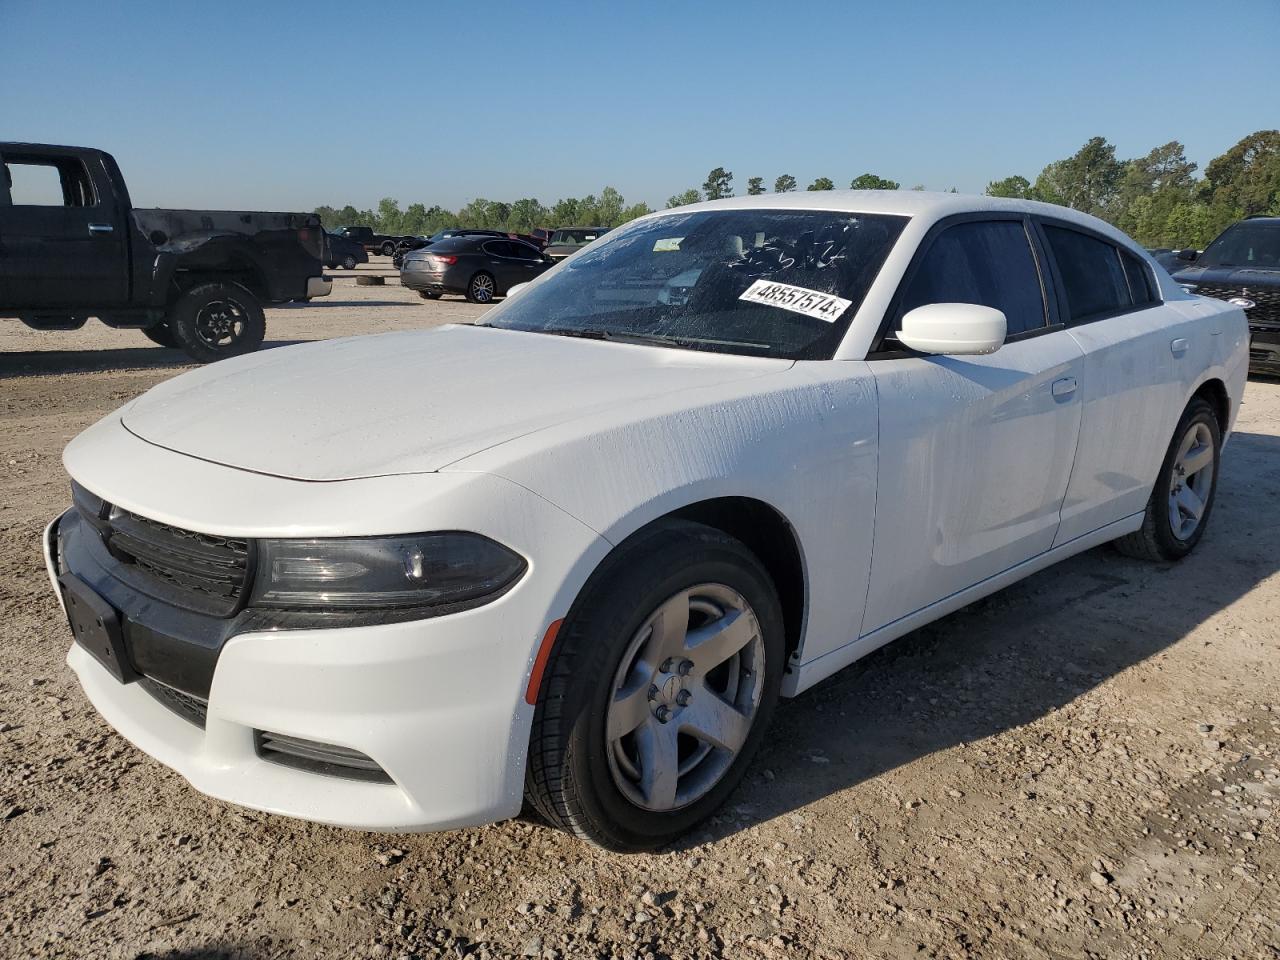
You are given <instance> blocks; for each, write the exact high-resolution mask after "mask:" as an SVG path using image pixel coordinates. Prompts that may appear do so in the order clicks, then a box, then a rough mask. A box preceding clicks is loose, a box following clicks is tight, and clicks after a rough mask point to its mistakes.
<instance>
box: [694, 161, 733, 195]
mask: <svg viewBox="0 0 1280 960" xmlns="http://www.w3.org/2000/svg"><path fill="white" fill-rule="evenodd" d="M702 192H703V193H704V194H706V197H707V199H708V200H719V199H721V198H722V197H732V196H733V174H732V173H730V172H729V171H728V170H726V169H725V168H724V167H716V168H715V169H714V170H712V171H711V172H710V173H708V174H707V179H706V182H705V183H703V184H702Z"/></svg>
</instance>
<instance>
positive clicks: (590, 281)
mask: <svg viewBox="0 0 1280 960" xmlns="http://www.w3.org/2000/svg"><path fill="white" fill-rule="evenodd" d="M906 222H907V218H906V217H893V216H881V215H869V214H853V213H838V212H827V211H822V212H811V211H789V210H763V209H751V210H724V211H720V210H714V211H703V212H699V213H686V214H673V215H670V216H665V217H660V218H658V219H654V220H645V221H642V222H640V223H637V224H635V225H634V226H631V227H624V228H623V229H621V230H618V231H617V232H616V233H611V234H609V236H608V237H607V238H606V239H605V240H603V241H602V242H601V244H600V245H599V246H598V247H596V248H595V249H593V250H586V251H583V252H582V253H580V254H577V255H576V256H574V257H572V258H570V259H568V260H565V261H564V263H563V265H561V266H559V267H557V268H556V269H555V270H554V271H553V272H552V273H550V274H549V275H548V276H547V277H546V279H545V280H542V281H540V282H538V283H535V284H534V285H533V286H531V287H530V288H529V289H528V290H526V291H524V292H523V293H522V294H520V295H519V296H517V297H512V298H510V299H508V300H506V301H505V302H503V303H502V304H501V305H500V306H498V307H496V308H495V309H494V310H493V311H492V312H491V313H490V314H489V315H488V317H486V320H485V325H486V326H493V327H501V328H503V329H508V330H528V331H533V332H541V333H558V334H562V335H566V336H594V337H599V338H600V339H618V340H627V339H633V340H637V339H638V340H642V341H643V342H646V343H649V342H652V343H655V344H657V345H660V346H673V347H683V348H686V349H693V350H711V351H716V352H720V353H738V354H745V355H748V356H765V357H783V358H789V359H829V358H830V357H831V355H832V353H833V352H834V351H835V348H836V346H837V345H838V344H839V343H840V339H841V337H843V336H844V332H845V330H846V329H847V328H848V326H849V323H850V321H851V320H852V319H853V314H854V313H855V312H856V311H857V309H858V305H859V304H861V302H862V298H863V297H864V296H865V295H866V292H867V288H868V287H870V286H871V282H872V281H873V280H874V279H875V276H876V274H877V273H878V272H879V270H880V265H881V264H882V263H884V259H885V257H886V256H887V255H888V253H889V250H890V248H891V247H892V246H893V243H894V241H895V240H897V238H898V235H899V234H900V233H901V232H902V228H903V226H904V225H905V224H906Z"/></svg>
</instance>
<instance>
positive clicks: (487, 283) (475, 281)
mask: <svg viewBox="0 0 1280 960" xmlns="http://www.w3.org/2000/svg"><path fill="white" fill-rule="evenodd" d="M471 298H472V299H473V300H475V301H476V303H488V302H489V301H490V300H492V299H493V279H492V278H491V277H488V276H486V275H485V274H483V273H482V274H479V275H477V276H475V277H473V278H472V279H471Z"/></svg>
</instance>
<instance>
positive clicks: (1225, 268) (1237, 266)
mask: <svg viewBox="0 0 1280 960" xmlns="http://www.w3.org/2000/svg"><path fill="white" fill-rule="evenodd" d="M1185 254H1189V256H1187V255H1185ZM1180 256H1183V259H1184V261H1185V262H1183V264H1182V269H1181V270H1179V271H1178V272H1177V274H1175V279H1176V280H1177V281H1178V282H1179V283H1181V284H1182V285H1183V287H1184V289H1186V290H1188V291H1191V292H1194V293H1198V294H1201V295H1202V296H1206V297H1215V298H1217V299H1219V300H1226V301H1227V302H1228V303H1233V304H1235V305H1236V306H1238V307H1241V308H1242V309H1243V310H1244V312H1245V316H1246V317H1248V319H1249V333H1250V343H1249V361H1250V363H1249V366H1250V368H1251V369H1252V370H1254V371H1256V372H1257V373H1266V374H1271V375H1272V376H1280V217H1250V218H1249V219H1248V220H1241V221H1240V222H1239V223H1233V224H1232V225H1231V226H1229V227H1227V229H1226V230H1224V231H1222V233H1221V234H1219V235H1218V237H1217V238H1216V239H1215V240H1214V241H1213V242H1212V243H1211V244H1209V245H1208V246H1207V247H1205V248H1204V252H1203V253H1200V254H1196V253H1195V251H1193V250H1192V251H1184V255H1180Z"/></svg>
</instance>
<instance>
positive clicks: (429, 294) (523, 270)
mask: <svg viewBox="0 0 1280 960" xmlns="http://www.w3.org/2000/svg"><path fill="white" fill-rule="evenodd" d="M550 266H551V261H550V259H548V258H547V257H546V256H544V255H543V253H542V251H540V250H539V249H538V248H537V247H535V246H534V245H533V244H531V243H525V242H524V241H522V240H506V239H503V238H501V237H492V236H457V237H450V238H448V239H445V240H440V241H439V242H437V243H433V244H431V246H429V247H427V248H426V249H423V250H415V251H413V252H412V253H407V254H405V257H404V262H403V264H402V266H401V269H400V282H401V283H402V284H404V285H405V286H406V287H408V288H409V289H410V290H417V291H418V292H419V293H420V294H422V295H423V296H424V297H425V298H427V299H435V298H437V297H439V296H440V295H441V294H443V293H460V294H463V295H464V296H465V297H466V298H467V299H468V300H470V301H471V302H472V303H491V302H492V301H493V299H494V298H495V297H502V296H505V295H506V293H507V291H508V290H509V289H510V288H511V287H514V286H516V285H517V284H521V283H528V282H529V281H530V280H533V279H534V278H535V277H537V276H539V275H540V274H541V273H542V272H543V271H544V270H546V269H547V268H549V267H550Z"/></svg>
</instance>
